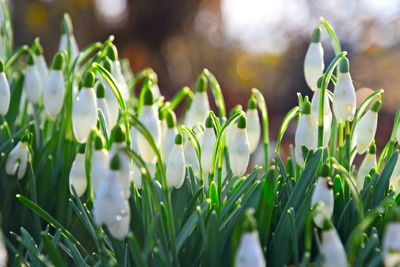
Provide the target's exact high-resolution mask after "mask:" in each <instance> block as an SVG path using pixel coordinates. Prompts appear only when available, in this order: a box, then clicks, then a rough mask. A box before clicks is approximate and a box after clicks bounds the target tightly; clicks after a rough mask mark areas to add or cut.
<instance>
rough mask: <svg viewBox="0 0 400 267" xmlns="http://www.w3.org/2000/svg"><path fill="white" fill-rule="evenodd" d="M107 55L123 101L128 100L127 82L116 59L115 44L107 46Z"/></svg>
mask: <svg viewBox="0 0 400 267" xmlns="http://www.w3.org/2000/svg"><path fill="white" fill-rule="evenodd" d="M107 56H108V57H109V58H110V59H111V62H112V75H113V76H114V78H115V79H116V80H117V82H118V89H119V91H120V93H121V95H122V98H123V99H124V101H125V102H126V101H128V100H129V90H128V84H127V83H126V80H125V77H124V75H123V74H122V71H121V65H120V63H119V61H118V50H117V47H115V45H113V44H111V45H110V47H109V48H108V53H107Z"/></svg>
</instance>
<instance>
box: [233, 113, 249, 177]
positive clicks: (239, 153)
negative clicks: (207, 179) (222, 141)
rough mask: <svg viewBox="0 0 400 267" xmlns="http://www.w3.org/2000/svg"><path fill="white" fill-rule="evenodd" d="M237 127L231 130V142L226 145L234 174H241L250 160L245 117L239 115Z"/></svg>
mask: <svg viewBox="0 0 400 267" xmlns="http://www.w3.org/2000/svg"><path fill="white" fill-rule="evenodd" d="M236 128H237V129H236V130H235V131H233V132H232V135H233V136H232V140H234V142H232V143H231V144H229V146H228V152H229V160H230V166H231V169H232V172H233V174H234V175H237V176H241V175H243V174H244V173H245V172H246V170H247V166H248V164H249V160H250V144H249V138H248V137H247V130H246V118H245V117H244V116H241V117H240V118H239V119H238V122H237V127H236Z"/></svg>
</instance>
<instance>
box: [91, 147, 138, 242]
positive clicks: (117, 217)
mask: <svg viewBox="0 0 400 267" xmlns="http://www.w3.org/2000/svg"><path fill="white" fill-rule="evenodd" d="M120 167H121V166H120V158H119V155H118V154H117V155H115V156H113V158H112V159H111V162H110V170H109V171H108V174H107V176H106V177H105V179H104V181H103V182H102V183H101V184H100V188H99V190H98V193H97V195H96V196H95V199H94V209H93V216H94V221H95V223H96V224H97V225H99V226H100V225H103V224H105V225H106V226H107V227H108V229H109V230H110V233H111V234H112V235H113V236H114V237H115V238H117V239H123V238H125V237H126V235H127V234H128V231H129V221H130V210H129V203H128V200H127V199H126V198H125V197H124V196H123V193H122V190H123V189H122V185H121V183H120V175H121V169H120Z"/></svg>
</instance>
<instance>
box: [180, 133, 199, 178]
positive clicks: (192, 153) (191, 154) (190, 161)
mask: <svg viewBox="0 0 400 267" xmlns="http://www.w3.org/2000/svg"><path fill="white" fill-rule="evenodd" d="M183 151H184V154H185V162H186V165H187V166H191V167H192V169H193V173H194V175H195V176H198V175H199V162H198V159H197V153H196V149H194V146H193V144H192V142H191V141H190V140H189V139H188V138H185V144H184V145H183Z"/></svg>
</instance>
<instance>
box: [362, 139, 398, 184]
mask: <svg viewBox="0 0 400 267" xmlns="http://www.w3.org/2000/svg"><path fill="white" fill-rule="evenodd" d="M376 166H377V162H376V146H375V144H372V145H371V147H370V149H369V152H368V154H367V155H366V156H365V158H364V160H363V161H362V163H361V165H360V168H359V169H358V173H357V189H358V191H361V190H362V189H363V188H364V180H365V177H366V176H367V175H368V174H369V172H370V171H371V169H375V168H376ZM393 173H394V171H393Z"/></svg>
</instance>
